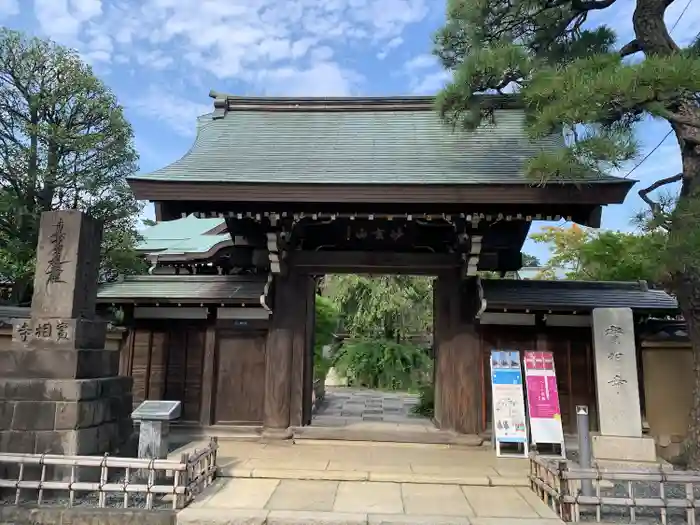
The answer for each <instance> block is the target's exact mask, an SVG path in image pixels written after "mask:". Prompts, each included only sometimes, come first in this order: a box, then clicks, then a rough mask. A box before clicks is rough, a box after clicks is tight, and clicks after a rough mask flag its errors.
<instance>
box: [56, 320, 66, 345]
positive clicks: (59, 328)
mask: <svg viewBox="0 0 700 525" xmlns="http://www.w3.org/2000/svg"><path fill="white" fill-rule="evenodd" d="M56 341H68V325H67V324H66V323H64V322H63V321H59V322H58V323H57V324H56Z"/></svg>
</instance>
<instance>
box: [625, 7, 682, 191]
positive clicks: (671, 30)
mask: <svg viewBox="0 0 700 525" xmlns="http://www.w3.org/2000/svg"><path fill="white" fill-rule="evenodd" d="M692 3H693V0H688V1H687V2H686V4H685V7H684V8H683V10H682V11H681V14H680V15H678V18H676V21H675V22H674V23H673V25H672V26H671V29H670V31H669V33H673V30H674V29H676V26H677V25H678V22H680V21H681V18H683V15H685V13H686V11H688V8H689V7H690V4H692ZM671 133H673V130H671V131H669V132H668V133H666V135H665V136H664V138H662V139H661V141H660V142H659V143H658V144H657V145H656V146H654V148H653V149H652V150H651V151H650V152H649V153H647V154H646V155H644V158H643V159H642V160H640V161H639V162H638V163H637V164H635V165H634V167H633V168H632V169H631V170H629V171H628V172H627V175H625V176H624V177H622V178H623V179H626V178H627V177H629V176H630V175H632V172H633V171H634V170H636V169H637V168H638V167H639V166H641V165H642V164H644V163H645V162H646V160H647V159H648V158H649V157H651V156H652V155H653V154H654V153H655V152H656V150H657V149H659V148H660V147H661V145H662V144H663V143H664V142H666V139H667V138H668V137H670V136H671Z"/></svg>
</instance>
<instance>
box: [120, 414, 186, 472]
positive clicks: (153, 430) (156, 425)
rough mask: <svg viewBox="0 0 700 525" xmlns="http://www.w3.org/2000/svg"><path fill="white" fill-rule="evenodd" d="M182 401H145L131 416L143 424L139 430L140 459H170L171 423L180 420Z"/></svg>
mask: <svg viewBox="0 0 700 525" xmlns="http://www.w3.org/2000/svg"><path fill="white" fill-rule="evenodd" d="M181 406H182V404H181V403H180V401H144V402H143V403H141V404H140V405H139V406H138V407H137V408H136V410H134V411H133V412H132V414H131V418H132V419H133V420H135V421H140V422H141V427H140V429H139V458H147V459H165V458H167V457H168V435H169V434H170V422H171V421H173V420H175V419H177V418H179V417H180V413H181Z"/></svg>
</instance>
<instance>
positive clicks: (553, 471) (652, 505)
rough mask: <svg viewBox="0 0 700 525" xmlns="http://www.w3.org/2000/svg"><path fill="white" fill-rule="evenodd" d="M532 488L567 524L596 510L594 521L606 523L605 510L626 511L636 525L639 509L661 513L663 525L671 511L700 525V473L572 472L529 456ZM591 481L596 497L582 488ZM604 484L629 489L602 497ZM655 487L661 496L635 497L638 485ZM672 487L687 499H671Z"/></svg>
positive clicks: (563, 464) (562, 464) (559, 463)
mask: <svg viewBox="0 0 700 525" xmlns="http://www.w3.org/2000/svg"><path fill="white" fill-rule="evenodd" d="M529 478H530V486H531V487H532V490H533V491H535V492H536V493H537V494H538V495H539V497H540V498H541V499H542V500H543V501H544V502H545V503H546V504H547V505H549V507H551V508H552V509H553V510H554V511H555V512H556V513H557V514H558V515H559V517H560V518H561V519H562V520H563V521H565V522H579V521H581V519H580V518H581V510H582V507H583V508H584V509H590V508H593V507H594V508H595V520H596V522H598V523H600V522H601V521H603V518H604V516H602V514H603V509H602V507H603V506H607V507H611V508H617V509H624V510H625V511H626V512H627V513H629V518H630V523H636V521H637V510H638V509H640V508H645V509H651V510H653V511H658V513H659V518H660V520H661V524H662V525H667V523H668V519H669V511H670V510H673V511H682V510H684V511H685V512H684V514H685V523H686V524H687V525H700V520H699V518H698V515H697V513H698V508H700V499H699V498H696V497H695V493H696V491H697V489H699V488H700V472H686V471H676V472H674V471H670V472H668V471H666V470H664V469H663V468H662V466H661V465H659V469H658V471H657V470H654V471H649V470H644V471H642V470H616V469H605V468H597V467H594V468H579V467H576V468H570V467H569V465H568V463H567V462H566V461H561V460H558V461H553V460H548V459H545V458H542V457H541V456H538V455H537V454H536V453H535V452H532V453H531V454H530V476H529ZM584 481H590V482H591V483H592V485H593V491H594V493H595V495H592V496H584V495H583V494H581V489H580V487H581V486H582V484H583V482H584ZM602 482H611V483H615V484H618V485H623V486H626V489H627V490H626V492H627V494H626V495H625V496H606V495H602V492H603V491H604V490H605V489H604V488H603V487H602V486H601V485H602ZM639 482H642V483H645V484H647V485H648V486H652V485H653V486H655V487H656V488H657V489H658V490H657V491H655V492H658V496H655V497H649V496H647V497H636V496H635V486H634V484H635V483H639ZM669 485H675V486H680V487H683V494H684V497H668V490H667V489H668V488H669Z"/></svg>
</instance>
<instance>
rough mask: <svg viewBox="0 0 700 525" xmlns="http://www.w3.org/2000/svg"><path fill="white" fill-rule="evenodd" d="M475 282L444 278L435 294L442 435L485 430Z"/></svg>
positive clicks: (438, 410) (437, 399)
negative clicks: (444, 433) (482, 426)
mask: <svg viewBox="0 0 700 525" xmlns="http://www.w3.org/2000/svg"><path fill="white" fill-rule="evenodd" d="M478 305H479V295H478V291H477V283H476V278H469V279H467V280H461V279H460V276H459V274H458V273H456V272H454V273H452V272H450V273H445V274H441V275H440V276H439V277H438V278H437V279H436V280H435V288H434V320H433V322H434V343H433V344H434V348H435V365H434V366H435V421H436V423H437V425H438V427H439V428H440V429H441V430H451V431H455V432H459V433H461V434H477V433H479V432H480V430H481V423H480V422H481V381H482V377H481V376H482V374H481V344H480V338H479V334H478V333H477V331H476V326H475V323H474V319H475V315H476V312H477V309H478Z"/></svg>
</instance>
